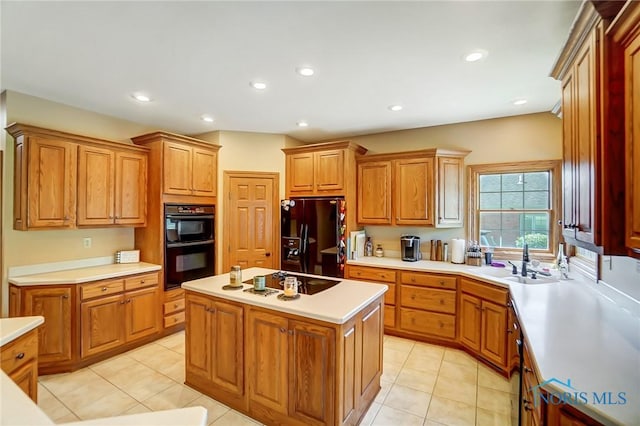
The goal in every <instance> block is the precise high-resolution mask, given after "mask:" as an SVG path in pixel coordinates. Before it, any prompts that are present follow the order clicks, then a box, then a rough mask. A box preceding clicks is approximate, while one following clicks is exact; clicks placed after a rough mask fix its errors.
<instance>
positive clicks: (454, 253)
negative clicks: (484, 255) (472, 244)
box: [450, 238, 465, 263]
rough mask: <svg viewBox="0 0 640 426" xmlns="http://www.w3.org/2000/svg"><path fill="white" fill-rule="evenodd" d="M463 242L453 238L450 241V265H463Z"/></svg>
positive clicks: (460, 239)
mask: <svg viewBox="0 0 640 426" xmlns="http://www.w3.org/2000/svg"><path fill="white" fill-rule="evenodd" d="M464 246H465V240H463V239H462V238H454V239H452V240H451V249H450V250H451V263H464Z"/></svg>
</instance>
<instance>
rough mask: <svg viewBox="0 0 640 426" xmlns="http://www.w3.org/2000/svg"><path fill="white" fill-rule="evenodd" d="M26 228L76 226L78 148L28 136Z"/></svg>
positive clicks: (70, 144) (52, 140)
mask: <svg viewBox="0 0 640 426" xmlns="http://www.w3.org/2000/svg"><path fill="white" fill-rule="evenodd" d="M28 139H29V141H28V144H29V146H28V148H27V149H28V152H29V160H28V169H29V171H28V173H29V179H28V187H27V188H28V190H27V191H28V205H29V208H28V212H29V213H28V216H29V224H28V226H29V228H45V227H59V228H70V227H73V226H75V222H76V173H77V164H76V158H77V145H75V144H73V143H69V142H64V141H58V140H54V139H46V138H43V137H36V136H30V137H29V138H28Z"/></svg>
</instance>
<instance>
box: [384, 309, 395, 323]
mask: <svg viewBox="0 0 640 426" xmlns="http://www.w3.org/2000/svg"><path fill="white" fill-rule="evenodd" d="M384 326H385V327H390V328H394V327H395V326H396V307H395V306H385V307H384Z"/></svg>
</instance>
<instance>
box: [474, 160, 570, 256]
mask: <svg viewBox="0 0 640 426" xmlns="http://www.w3.org/2000/svg"><path fill="white" fill-rule="evenodd" d="M547 171H548V172H550V176H549V178H550V180H551V182H550V185H549V188H550V190H551V197H550V198H551V200H550V203H551V205H550V210H549V214H550V217H549V249H548V250H541V249H530V253H531V257H533V258H535V259H538V260H540V261H545V262H553V261H554V260H555V258H556V256H557V252H558V244H559V243H560V231H559V227H558V226H556V225H557V223H558V220H559V218H560V217H562V212H561V207H560V206H561V201H562V192H561V191H562V161H561V160H543V161H523V162H520V163H492V164H474V165H469V166H467V179H468V186H467V188H468V190H469V203H468V206H467V207H468V212H467V240H474V241H480V235H479V232H480V226H479V222H480V214H479V207H480V206H479V203H480V196H479V190H480V188H479V181H480V175H482V174H503V173H531V172H547ZM494 258H498V259H505V260H511V259H515V260H521V259H522V250H518V249H513V248H502V247H495V248H494Z"/></svg>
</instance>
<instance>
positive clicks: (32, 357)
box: [0, 330, 38, 403]
mask: <svg viewBox="0 0 640 426" xmlns="http://www.w3.org/2000/svg"><path fill="white" fill-rule="evenodd" d="M0 368H2V371H4V372H5V373H6V374H7V375H8V376H9V378H11V380H13V381H14V382H15V383H16V384H17V385H18V387H19V388H20V389H22V390H23V391H24V393H26V394H27V395H29V397H30V398H31V399H32V400H33V401H34V402H36V403H37V402H38V331H37V330H31V331H29V332H28V333H26V334H24V335H22V336H20V337H18V338H17V339H16V340H13V341H12V342H9V343H7V344H5V345H4V346H2V347H0Z"/></svg>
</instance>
